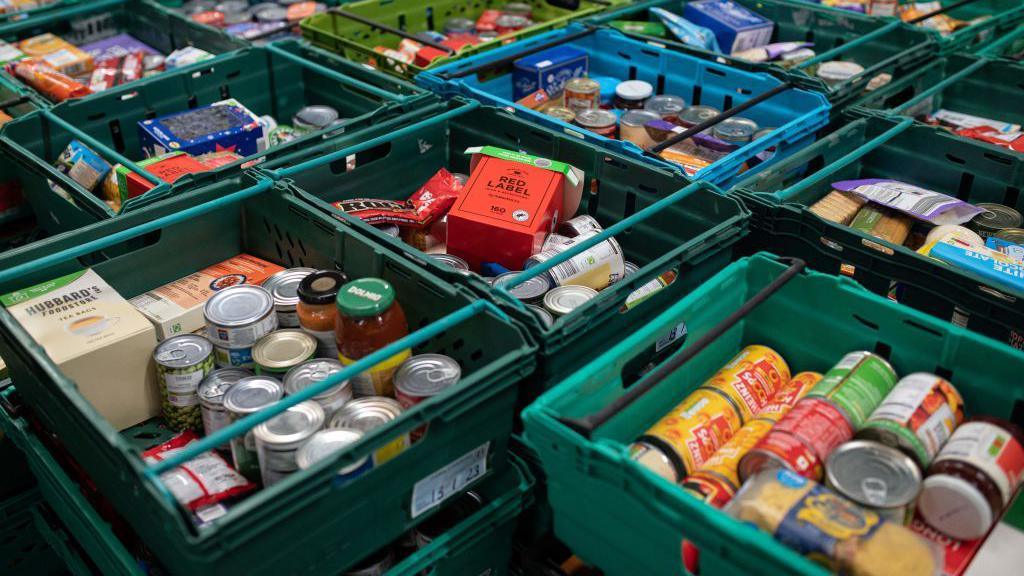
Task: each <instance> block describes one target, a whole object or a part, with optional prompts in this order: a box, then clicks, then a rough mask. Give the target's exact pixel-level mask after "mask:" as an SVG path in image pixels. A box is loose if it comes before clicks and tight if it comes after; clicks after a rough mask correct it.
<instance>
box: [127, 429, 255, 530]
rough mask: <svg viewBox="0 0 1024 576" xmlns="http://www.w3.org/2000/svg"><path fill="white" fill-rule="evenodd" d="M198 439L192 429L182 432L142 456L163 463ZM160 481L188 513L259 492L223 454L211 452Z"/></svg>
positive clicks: (151, 461) (147, 459) (172, 471)
mask: <svg viewBox="0 0 1024 576" xmlns="http://www.w3.org/2000/svg"><path fill="white" fill-rule="evenodd" d="M198 439H199V436H198V435H197V434H196V433H195V432H192V431H191V430H189V431H187V432H183V433H181V434H179V435H177V436H175V437H174V438H171V439H170V440H168V441H167V442H165V443H163V444H160V445H159V446H156V447H154V448H150V449H149V450H146V451H145V452H143V453H142V457H143V459H144V460H146V462H148V463H153V462H159V461H161V460H163V459H164V458H165V457H166V456H169V455H170V454H172V453H173V452H177V451H178V450H181V449H182V448H184V447H186V446H188V445H189V444H191V443H192V442H195V441H196V440H198ZM160 481H161V482H163V483H164V486H167V489H168V490H170V491H171V494H173V495H174V498H175V499H176V500H177V501H178V503H180V504H181V505H182V506H185V507H187V508H188V509H189V510H193V511H195V510H198V509H200V508H205V507H207V506H212V505H215V504H219V503H221V502H224V501H225V500H229V499H231V498H236V497H238V496H241V495H243V494H246V493H248V492H252V491H253V490H255V489H256V485H255V484H253V483H252V482H250V481H248V480H246V479H245V476H242V475H241V474H239V473H238V472H237V471H236V470H235V469H234V468H232V467H231V465H230V464H228V463H227V460H225V459H224V458H223V457H222V456H221V455H219V454H217V453H216V452H214V451H212V450H210V451H208V452H203V453H202V454H200V455H199V456H196V457H195V458H193V459H192V460H189V461H188V462H186V463H185V464H182V465H181V466H178V467H177V468H175V469H173V470H171V471H169V472H164V473H163V474H161V475H160Z"/></svg>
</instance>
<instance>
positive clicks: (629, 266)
mask: <svg viewBox="0 0 1024 576" xmlns="http://www.w3.org/2000/svg"><path fill="white" fill-rule="evenodd" d="M623 267H624V268H625V272H624V273H623V275H622V279H623V280H625V279H626V278H629V277H630V276H632V275H633V274H636V273H637V272H639V271H640V267H639V266H637V265H636V264H634V263H632V262H630V261H629V260H626V263H625V264H624V265H623Z"/></svg>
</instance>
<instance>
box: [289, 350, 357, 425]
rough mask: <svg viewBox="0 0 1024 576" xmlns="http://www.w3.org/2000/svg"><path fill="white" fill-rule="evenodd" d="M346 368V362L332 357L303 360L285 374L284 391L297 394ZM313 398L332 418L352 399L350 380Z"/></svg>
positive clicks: (327, 415)
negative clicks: (343, 362)
mask: <svg viewBox="0 0 1024 576" xmlns="http://www.w3.org/2000/svg"><path fill="white" fill-rule="evenodd" d="M344 369H345V365H344V364H342V363H341V362H339V361H337V360H334V359H331V358H317V359H314V360H309V361H308V362H303V363H302V364H299V365H298V366H296V367H294V368H292V369H291V370H289V371H288V373H287V374H285V375H284V391H285V393H286V394H296V393H298V392H299V391H301V390H305V389H306V388H309V387H310V386H312V385H313V384H316V383H317V382H323V381H324V380H326V379H327V378H328V377H329V376H331V375H333V374H337V373H338V372H341V371H342V370H344ZM312 399H313V400H315V401H316V403H317V404H319V405H320V407H321V408H323V409H324V414H325V415H326V417H327V419H328V420H330V419H331V417H332V416H334V414H335V413H337V411H338V410H340V409H341V407H342V406H344V405H345V404H346V403H347V402H348V401H349V400H351V399H352V385H351V384H350V383H349V381H348V380H342V381H341V382H339V383H338V384H336V385H334V386H331V387H330V388H328V389H327V390H324V391H323V392H321V393H320V394H317V395H316V396H313V398H312Z"/></svg>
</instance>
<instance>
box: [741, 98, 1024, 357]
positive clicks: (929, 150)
mask: <svg viewBox="0 0 1024 576" xmlns="http://www.w3.org/2000/svg"><path fill="white" fill-rule="evenodd" d="M859 178H893V179H897V180H902V181H905V182H909V183H911V184H916V185H919V186H923V187H925V188H930V189H933V190H939V191H942V192H945V193H947V194H950V195H953V196H956V197H957V198H960V199H962V200H965V201H967V202H972V203H974V202H998V203H1001V204H1007V205H1009V206H1013V207H1015V208H1017V209H1018V210H1020V209H1022V208H1024V198H1021V197H1020V191H1021V190H1022V189H1024V155H1021V154H1014V153H1010V152H1006V151H1002V150H1000V149H998V148H994V147H991V146H989V145H987V144H982V143H979V142H974V141H972V140H967V139H963V138H959V137H956V136H953V135H951V134H949V133H948V132H946V131H945V130H942V129H940V128H935V127H931V126H924V125H917V124H915V123H914V122H913V121H911V120H910V119H909V118H905V119H901V120H900V119H885V118H862V119H859V120H855V121H853V122H851V123H850V124H848V125H847V126H845V127H843V128H841V129H839V130H837V131H836V132H834V133H832V134H830V135H828V136H826V137H824V138H822V139H820V140H819V141H818V142H816V143H815V144H813V145H812V146H809V147H808V148H806V149H804V150H803V151H802V152H801V153H800V154H798V155H796V156H793V157H792V158H788V159H786V160H784V161H782V162H780V163H779V164H777V165H774V166H772V167H771V168H769V169H767V170H765V171H764V172H762V173H760V174H757V175H756V176H753V177H751V178H750V179H747V180H744V181H742V182H739V183H738V184H737V185H736V188H734V189H733V190H734V192H736V193H738V194H740V195H743V196H745V197H747V198H752V200H751V201H749V202H748V203H747V204H748V206H749V207H750V208H751V209H752V210H753V211H754V214H755V216H754V224H753V225H754V227H756V228H758V229H759V231H760V233H759V234H757V237H758V238H759V239H760V240H761V246H763V247H764V248H765V249H768V250H771V251H773V252H776V253H781V254H790V255H794V256H799V257H801V258H803V259H805V260H807V262H808V263H809V264H810V265H812V266H813V267H815V268H817V269H819V270H822V271H824V272H829V273H842V274H847V275H850V276H852V277H853V278H854V279H856V280H858V281H859V282H860V283H861V284H863V285H864V286H866V287H867V288H869V289H870V290H872V291H873V292H876V293H878V294H887V293H888V292H889V290H890V285H891V282H892V281H895V282H897V283H899V285H900V289H899V291H898V292H897V295H896V297H897V298H898V299H899V301H900V302H903V303H905V304H907V305H909V306H911V307H914V308H917V309H919V310H923V311H925V312H928V313H929V314H932V315H935V316H938V317H940V318H942V319H946V320H951V321H954V322H956V323H958V324H960V325H966V326H967V327H968V328H970V329H972V330H974V331H977V332H980V333H982V334H985V335H988V336H991V337H992V338H995V339H997V340H1000V341H1002V342H1007V343H1010V344H1011V345H1013V346H1014V347H1017V348H1020V347H1024V331H1022V328H1021V327H1022V326H1024V294H1022V293H1018V292H1014V291H1009V290H1006V289H1002V288H1000V289H996V288H994V287H992V286H990V285H987V283H986V282H985V281H984V280H982V279H981V278H980V277H979V276H977V275H975V274H972V273H968V272H964V271H962V270H959V269H955V268H952V267H947V266H945V265H943V264H940V263H938V262H936V261H934V260H932V259H930V258H927V257H925V256H922V255H920V254H918V253H916V252H914V251H911V250H910V249H909V248H906V247H903V246H896V245H893V244H890V243H888V242H885V241H883V240H879V239H878V238H874V237H873V236H870V235H868V234H864V233H862V232H859V231H856V230H854V229H852V228H849V227H847V226H842V225H839V224H836V223H833V222H828V221H826V220H824V219H822V218H819V217H818V216H816V215H814V214H812V213H810V212H809V211H808V210H807V207H808V206H810V205H812V204H814V202H816V201H817V200H819V199H820V198H822V197H824V196H825V195H826V194H828V192H829V191H830V190H831V183H832V182H836V181H840V180H849V179H859Z"/></svg>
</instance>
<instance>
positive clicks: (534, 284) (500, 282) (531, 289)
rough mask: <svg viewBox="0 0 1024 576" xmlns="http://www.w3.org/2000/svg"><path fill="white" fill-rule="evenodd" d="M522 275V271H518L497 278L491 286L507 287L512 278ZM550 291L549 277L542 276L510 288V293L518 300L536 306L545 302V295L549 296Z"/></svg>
mask: <svg viewBox="0 0 1024 576" xmlns="http://www.w3.org/2000/svg"><path fill="white" fill-rule="evenodd" d="M521 273H522V271H520V270H516V271H512V272H505V273H503V274H500V275H498V276H495V278H494V281H493V282H491V286H494V287H499V286H505V285H506V284H508V283H509V281H510V280H512V278H514V277H515V276H517V275H519V274H521ZM550 289H551V283H550V281H549V280H548V275H547V274H542V275H540V276H534V277H533V278H530V279H529V280H527V281H525V282H523V283H521V284H518V285H516V286H512V287H511V288H508V293H509V294H511V295H512V296H514V297H515V298H516V299H517V300H521V301H523V302H526V303H527V304H536V303H538V302H541V301H543V300H544V295H545V294H547V292H548V290H550Z"/></svg>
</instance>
